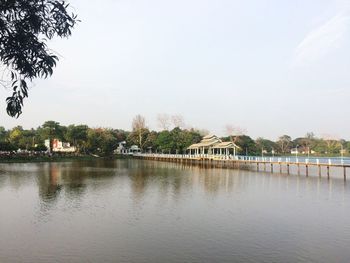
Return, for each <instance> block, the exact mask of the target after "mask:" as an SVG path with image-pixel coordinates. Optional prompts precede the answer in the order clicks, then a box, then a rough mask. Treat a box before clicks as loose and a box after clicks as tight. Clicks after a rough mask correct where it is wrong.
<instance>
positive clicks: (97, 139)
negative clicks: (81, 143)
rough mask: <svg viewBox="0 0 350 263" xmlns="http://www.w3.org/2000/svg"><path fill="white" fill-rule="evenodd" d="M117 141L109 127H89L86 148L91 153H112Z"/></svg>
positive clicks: (106, 154)
mask: <svg viewBox="0 0 350 263" xmlns="http://www.w3.org/2000/svg"><path fill="white" fill-rule="evenodd" d="M117 143H118V141H117V139H116V137H115V136H114V134H113V131H112V130H110V129H102V128H98V129H89V130H88V132H87V142H86V149H87V150H88V151H89V152H91V153H95V154H101V155H105V156H109V155H112V154H113V151H114V150H115V148H116V147H117Z"/></svg>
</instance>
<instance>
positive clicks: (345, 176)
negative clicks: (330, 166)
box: [343, 166, 346, 181]
mask: <svg viewBox="0 0 350 263" xmlns="http://www.w3.org/2000/svg"><path fill="white" fill-rule="evenodd" d="M343 169H344V181H346V167H345V166H344V168H343Z"/></svg>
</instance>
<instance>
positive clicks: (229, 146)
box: [213, 142, 240, 149]
mask: <svg viewBox="0 0 350 263" xmlns="http://www.w3.org/2000/svg"><path fill="white" fill-rule="evenodd" d="M233 148H236V149H237V148H240V147H239V146H238V145H237V144H235V143H233V142H221V143H218V144H215V145H214V146H213V149H233Z"/></svg>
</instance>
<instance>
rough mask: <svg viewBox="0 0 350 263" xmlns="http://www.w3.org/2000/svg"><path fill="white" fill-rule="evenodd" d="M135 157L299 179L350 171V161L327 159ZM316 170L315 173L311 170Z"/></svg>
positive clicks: (155, 155)
mask: <svg viewBox="0 0 350 263" xmlns="http://www.w3.org/2000/svg"><path fill="white" fill-rule="evenodd" d="M134 157H136V158H140V159H147V160H154V161H167V162H179V163H185V164H193V165H202V166H205V167H221V168H233V169H253V168H254V169H256V170H257V171H260V170H263V171H269V172H275V171H279V172H280V173H287V174H290V173H291V170H293V171H295V172H296V173H297V174H298V175H300V174H301V173H303V174H305V175H306V176H309V173H310V171H313V172H316V173H317V174H318V176H320V177H321V176H322V172H323V171H324V170H325V172H326V175H327V178H329V177H330V169H331V168H332V169H333V168H335V169H337V170H339V169H341V170H342V175H343V177H344V180H346V173H347V168H349V167H350V159H349V158H324V157H312V158H306V157H297V156H296V157H257V156H234V155H218V154H216V155H214V154H195V155H192V154H153V153H138V154H135V155H134ZM311 168H313V169H311ZM315 168H316V170H315Z"/></svg>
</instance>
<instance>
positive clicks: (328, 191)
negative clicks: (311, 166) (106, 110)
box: [0, 160, 350, 263]
mask: <svg viewBox="0 0 350 263" xmlns="http://www.w3.org/2000/svg"><path fill="white" fill-rule="evenodd" d="M0 209H1V210H0V262H1V263H7V262H35V263H40V262H50V263H51V262H269V263H270V262H327V263H329V262H350V249H349V247H350V184H347V183H346V182H344V181H343V179H342V178H341V176H339V177H337V176H335V177H331V178H330V180H327V178H324V177H323V178H319V177H317V176H309V177H305V176H297V175H290V176H288V175H280V174H270V173H267V172H265V173H257V172H254V171H244V170H229V169H204V168H200V167H196V166H183V165H180V164H175V163H162V162H152V161H141V160H117V161H103V160H99V161H94V162H64V163H32V164H0Z"/></svg>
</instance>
